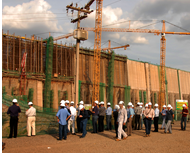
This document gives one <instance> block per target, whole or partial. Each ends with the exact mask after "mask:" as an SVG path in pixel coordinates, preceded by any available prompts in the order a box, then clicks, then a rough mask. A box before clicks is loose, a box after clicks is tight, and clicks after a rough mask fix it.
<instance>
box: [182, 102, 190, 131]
mask: <svg viewBox="0 0 190 153" xmlns="http://www.w3.org/2000/svg"><path fill="white" fill-rule="evenodd" d="M182 107H183V110H182V112H181V114H182V117H181V130H184V131H185V130H186V122H187V115H188V114H189V112H188V109H187V106H186V105H185V104H183V106H182ZM183 122H184V126H183Z"/></svg>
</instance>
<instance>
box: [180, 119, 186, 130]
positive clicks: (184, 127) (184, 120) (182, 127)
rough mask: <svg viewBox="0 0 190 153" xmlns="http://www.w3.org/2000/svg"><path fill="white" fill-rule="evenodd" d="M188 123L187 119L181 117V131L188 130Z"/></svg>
mask: <svg viewBox="0 0 190 153" xmlns="http://www.w3.org/2000/svg"><path fill="white" fill-rule="evenodd" d="M186 121H187V117H181V129H182V130H186ZM183 122H184V126H183Z"/></svg>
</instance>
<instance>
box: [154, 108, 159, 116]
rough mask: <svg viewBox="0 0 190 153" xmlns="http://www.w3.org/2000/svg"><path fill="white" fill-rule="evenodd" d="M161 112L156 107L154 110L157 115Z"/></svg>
mask: <svg viewBox="0 0 190 153" xmlns="http://www.w3.org/2000/svg"><path fill="white" fill-rule="evenodd" d="M159 113H160V111H159V109H158V108H156V109H155V110H154V114H155V117H159Z"/></svg>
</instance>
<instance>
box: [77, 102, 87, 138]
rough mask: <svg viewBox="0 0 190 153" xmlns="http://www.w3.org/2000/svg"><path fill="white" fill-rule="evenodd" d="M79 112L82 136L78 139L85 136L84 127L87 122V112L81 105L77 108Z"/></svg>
mask: <svg viewBox="0 0 190 153" xmlns="http://www.w3.org/2000/svg"><path fill="white" fill-rule="evenodd" d="M79 110H80V115H79V118H80V129H82V136H81V137H80V138H84V137H85V136H86V133H87V132H86V125H87V121H88V112H87V110H86V109H84V106H83V105H80V106H79Z"/></svg>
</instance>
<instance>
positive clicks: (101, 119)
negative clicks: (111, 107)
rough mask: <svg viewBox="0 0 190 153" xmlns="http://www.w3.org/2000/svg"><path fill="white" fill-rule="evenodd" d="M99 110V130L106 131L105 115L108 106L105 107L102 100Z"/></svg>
mask: <svg viewBox="0 0 190 153" xmlns="http://www.w3.org/2000/svg"><path fill="white" fill-rule="evenodd" d="M98 111H99V118H98V131H99V132H104V116H105V113H106V108H105V107H104V102H103V101H102V102H100V107H99V109H98Z"/></svg>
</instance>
